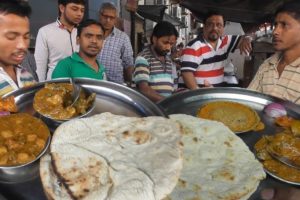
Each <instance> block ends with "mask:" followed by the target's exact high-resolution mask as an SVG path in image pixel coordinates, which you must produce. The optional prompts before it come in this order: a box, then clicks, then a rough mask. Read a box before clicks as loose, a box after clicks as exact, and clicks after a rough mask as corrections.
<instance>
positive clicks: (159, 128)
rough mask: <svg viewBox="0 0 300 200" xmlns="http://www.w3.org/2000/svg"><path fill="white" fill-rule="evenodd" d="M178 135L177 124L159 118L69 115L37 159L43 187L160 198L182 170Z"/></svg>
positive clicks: (71, 193)
mask: <svg viewBox="0 0 300 200" xmlns="http://www.w3.org/2000/svg"><path fill="white" fill-rule="evenodd" d="M180 138H181V129H180V126H179V124H178V123H176V122H174V121H172V120H170V119H167V118H163V117H146V118H137V117H125V116H118V115H113V114H110V113H103V114H100V115H95V116H93V117H90V118H84V119H76V120H71V121H69V122H66V123H64V124H62V125H61V126H59V127H58V128H57V130H56V131H55V133H54V135H53V139H52V143H51V146H50V155H51V159H50V160H51V161H50V162H49V161H47V160H44V159H43V160H42V161H41V162H43V163H42V164H41V177H42V182H43V186H44V189H45V190H46V191H47V190H48V192H47V194H50V195H51V194H57V193H59V194H60V195H65V192H63V191H67V198H66V199H99V200H101V199H112V200H119V199H120V200H124V199H147V200H158V199H162V198H164V197H166V195H167V194H169V193H171V191H172V190H173V188H174V187H175V185H176V183H177V181H178V177H179V175H180V170H181V169H182V160H183V159H182V147H181V145H180ZM48 159H49V158H48ZM51 168H52V169H53V170H52V173H51ZM45 171H46V172H47V173H45ZM53 176H54V178H50V177H53ZM53 181H54V182H55V181H58V182H61V183H62V184H61V185H59V184H50V183H49V182H53ZM64 188H65V190H64ZM58 191H60V192H58ZM55 197H56V196H54V195H52V198H53V199H55Z"/></svg>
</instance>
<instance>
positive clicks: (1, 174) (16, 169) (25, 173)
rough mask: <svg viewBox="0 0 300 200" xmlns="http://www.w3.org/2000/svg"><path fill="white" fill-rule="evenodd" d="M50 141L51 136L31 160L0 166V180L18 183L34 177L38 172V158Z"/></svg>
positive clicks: (46, 149) (47, 147)
mask: <svg viewBox="0 0 300 200" xmlns="http://www.w3.org/2000/svg"><path fill="white" fill-rule="evenodd" d="M50 142H51V136H50V135H49V138H48V140H47V142H46V144H45V147H44V149H43V151H42V152H41V153H40V154H39V155H38V156H37V157H36V159H34V160H33V161H31V162H29V163H26V164H23V165H17V166H8V167H6V166H0V182H4V183H20V182H25V181H28V180H31V179H34V178H36V177H37V176H38V174H39V163H40V158H41V157H42V156H43V155H44V154H45V153H46V152H47V151H48V149H49V146H50Z"/></svg>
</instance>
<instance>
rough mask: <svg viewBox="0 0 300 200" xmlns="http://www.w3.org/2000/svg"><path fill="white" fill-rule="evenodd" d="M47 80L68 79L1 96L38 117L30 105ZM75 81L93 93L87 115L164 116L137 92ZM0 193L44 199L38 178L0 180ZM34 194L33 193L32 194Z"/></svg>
mask: <svg viewBox="0 0 300 200" xmlns="http://www.w3.org/2000/svg"><path fill="white" fill-rule="evenodd" d="M48 82H68V83H69V82H70V80H69V79H57V80H53V81H47V82H41V83H38V84H36V85H34V86H32V87H29V88H22V89H20V90H17V91H15V92H12V93H10V94H7V95H5V96H11V95H13V96H14V97H15V100H16V103H17V105H18V107H19V111H20V112H27V113H31V114H32V115H35V116H38V114H37V113H36V112H35V111H34V109H33V107H32V102H33V97H34V94H35V92H36V91H38V90H39V89H40V88H42V87H44V84H45V83H48ZM75 83H76V84H80V85H81V86H82V87H83V88H84V89H87V90H89V91H91V92H94V93H96V100H95V105H94V106H95V107H94V109H93V110H92V112H90V113H89V114H88V115H87V116H92V115H94V114H99V113H103V112H111V113H113V114H118V115H125V116H137V117H138V116H140V117H146V116H164V117H166V115H165V114H164V112H163V111H162V110H161V109H160V108H159V107H158V106H157V105H156V104H154V103H153V102H152V101H150V100H149V99H147V98H146V97H144V96H143V95H141V94H140V93H139V92H137V91H135V90H133V89H130V88H128V87H125V86H123V85H120V84H116V83H112V82H107V81H97V80H92V79H75ZM42 120H43V121H44V122H45V123H46V124H47V125H48V127H49V129H50V130H51V131H52V132H53V131H55V129H56V127H57V126H58V124H55V123H53V122H51V121H49V120H46V119H43V118H42ZM0 194H2V195H3V196H4V197H5V198H7V199H24V200H27V199H39V200H43V199H47V198H46V196H45V194H44V191H43V187H42V183H41V180H40V177H39V175H38V172H37V175H36V178H34V179H33V180H29V181H27V182H24V183H14V184H7V183H1V182H0ZM33 194H34V195H33Z"/></svg>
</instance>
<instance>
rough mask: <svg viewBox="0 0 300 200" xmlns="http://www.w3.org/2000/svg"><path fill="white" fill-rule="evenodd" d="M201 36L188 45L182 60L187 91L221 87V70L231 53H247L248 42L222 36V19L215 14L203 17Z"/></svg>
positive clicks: (235, 37)
mask: <svg viewBox="0 0 300 200" xmlns="http://www.w3.org/2000/svg"><path fill="white" fill-rule="evenodd" d="M203 22H204V27H203V35H199V36H198V37H197V38H196V39H194V40H192V41H191V42H189V44H188V45H187V47H186V48H185V49H184V50H183V55H182V57H181V74H182V77H181V80H179V81H180V82H179V83H184V84H185V86H186V87H187V88H189V89H197V88H199V87H200V86H210V85H214V86H220V85H222V83H223V79H224V66H225V62H226V59H227V58H228V55H229V53H230V52H233V51H234V50H235V49H236V48H239V49H240V51H241V53H246V54H247V53H249V52H250V51H251V50H252V48H251V40H250V39H249V38H248V37H243V36H238V35H225V36H223V33H224V18H223V16H222V15H221V14H220V13H218V12H214V11H211V12H208V14H207V15H206V16H205V18H204V20H203Z"/></svg>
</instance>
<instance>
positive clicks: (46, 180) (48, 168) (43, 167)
mask: <svg viewBox="0 0 300 200" xmlns="http://www.w3.org/2000/svg"><path fill="white" fill-rule="evenodd" d="M40 177H41V180H42V184H43V188H44V191H45V194H46V196H47V198H48V199H51V200H52V199H64V200H70V199H71V197H70V196H69V194H68V192H67V190H66V188H65V186H64V185H63V184H62V183H61V182H60V181H59V179H58V177H57V176H56V174H55V172H54V170H53V167H52V165H51V156H50V154H46V155H44V156H43V157H42V158H41V161H40Z"/></svg>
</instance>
